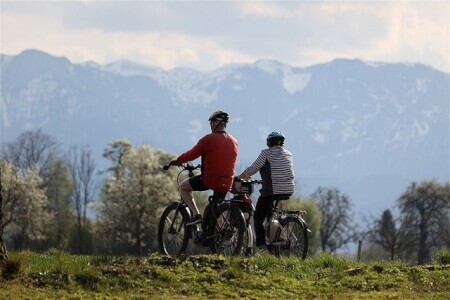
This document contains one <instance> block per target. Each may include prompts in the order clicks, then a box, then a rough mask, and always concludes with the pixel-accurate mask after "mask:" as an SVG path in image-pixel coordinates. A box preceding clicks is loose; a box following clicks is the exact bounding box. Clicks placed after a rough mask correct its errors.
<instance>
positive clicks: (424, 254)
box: [417, 220, 429, 265]
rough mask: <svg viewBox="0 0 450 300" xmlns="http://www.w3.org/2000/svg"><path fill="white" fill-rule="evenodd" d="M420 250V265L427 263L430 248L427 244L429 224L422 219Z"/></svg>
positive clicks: (418, 259)
mask: <svg viewBox="0 0 450 300" xmlns="http://www.w3.org/2000/svg"><path fill="white" fill-rule="evenodd" d="M419 230H420V231H419V251H418V257H417V263H418V264H419V265H423V264H425V262H426V261H427V259H428V256H429V255H428V253H429V249H428V246H427V244H426V243H427V237H428V231H427V226H426V224H425V222H424V221H423V220H422V221H421V222H420V229H419Z"/></svg>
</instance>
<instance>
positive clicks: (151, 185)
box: [99, 141, 178, 254]
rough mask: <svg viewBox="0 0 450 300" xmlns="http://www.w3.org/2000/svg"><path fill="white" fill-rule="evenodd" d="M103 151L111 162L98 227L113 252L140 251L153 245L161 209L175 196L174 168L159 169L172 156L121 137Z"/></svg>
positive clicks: (151, 247)
mask: <svg viewBox="0 0 450 300" xmlns="http://www.w3.org/2000/svg"><path fill="white" fill-rule="evenodd" d="M105 153H106V154H107V155H105V156H106V157H108V158H110V159H111V161H112V163H113V165H112V167H111V168H110V169H109V170H110V172H109V175H110V176H109V177H108V179H107V181H106V183H105V186H104V187H103V196H102V203H101V207H100V211H99V212H100V216H99V230H100V231H102V232H103V233H105V234H107V236H109V237H111V238H112V240H109V241H106V242H107V243H108V245H109V246H110V248H111V249H115V252H116V253H117V252H119V253H120V252H121V250H122V251H123V250H125V251H132V252H133V253H134V254H143V253H144V251H148V250H151V249H153V248H155V247H156V245H155V241H156V231H157V224H158V221H159V216H160V214H161V211H162V209H163V208H164V207H165V205H166V204H167V203H168V201H169V200H171V199H176V198H177V194H178V193H177V187H176V185H175V182H174V178H173V176H174V172H173V170H172V171H168V172H163V171H162V170H161V166H162V165H164V164H165V163H167V162H168V161H170V160H171V159H173V157H171V156H169V155H168V154H165V153H162V152H160V151H155V150H153V149H152V148H150V147H149V146H146V145H143V146H140V147H138V148H133V147H131V145H130V144H128V143H126V142H123V141H122V142H114V143H112V144H111V145H110V148H109V149H107V150H105Z"/></svg>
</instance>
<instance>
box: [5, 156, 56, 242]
mask: <svg viewBox="0 0 450 300" xmlns="http://www.w3.org/2000/svg"><path fill="white" fill-rule="evenodd" d="M0 164H1V170H2V172H1V182H2V189H1V192H2V207H1V211H2V212H3V217H2V219H3V220H2V221H3V225H2V226H3V227H2V230H3V231H4V234H5V236H8V237H9V238H10V239H11V241H12V244H13V248H14V249H24V248H30V247H31V246H32V242H34V241H38V240H42V239H44V238H45V234H44V233H45V228H46V226H47V225H48V224H49V220H50V218H51V214H50V213H49V211H48V199H47V197H46V195H45V190H43V189H42V179H41V178H40V177H39V175H38V172H37V170H36V169H31V170H26V171H20V170H17V169H16V168H15V167H14V166H13V165H12V164H10V163H8V162H6V161H0Z"/></svg>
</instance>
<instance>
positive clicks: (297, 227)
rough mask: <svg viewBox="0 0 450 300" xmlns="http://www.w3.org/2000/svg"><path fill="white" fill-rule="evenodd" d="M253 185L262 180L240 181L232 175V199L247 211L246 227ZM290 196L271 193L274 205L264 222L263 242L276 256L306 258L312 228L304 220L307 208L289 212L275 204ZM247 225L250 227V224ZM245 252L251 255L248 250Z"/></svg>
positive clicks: (248, 219) (251, 212)
mask: <svg viewBox="0 0 450 300" xmlns="http://www.w3.org/2000/svg"><path fill="white" fill-rule="evenodd" d="M255 184H262V180H254V179H252V180H241V179H238V178H235V180H234V183H233V188H232V190H231V193H233V194H235V196H234V198H233V199H242V201H243V204H241V205H240V208H241V210H242V211H243V212H248V217H247V218H246V222H247V226H249V223H250V218H251V217H252V216H253V213H254V210H255V208H254V206H253V204H252V202H253V201H252V199H251V198H250V195H251V194H252V192H253V190H254V185H255ZM289 198H290V197H289V196H288V195H274V196H273V201H274V205H273V208H272V210H271V212H270V214H269V216H268V217H267V218H266V220H265V222H264V229H265V233H266V245H267V248H268V250H269V252H270V253H272V254H275V255H276V256H288V255H296V256H298V257H301V258H302V259H305V258H306V255H307V253H308V232H311V230H310V229H309V228H308V225H307V223H306V221H305V220H304V219H303V217H304V216H305V215H306V211H303V210H298V211H288V210H282V209H280V208H279V207H278V204H279V203H280V201H285V200H288V199H289ZM250 204H251V205H250ZM249 228H250V230H251V226H249ZM251 234H252V233H251ZM246 254H250V251H248V250H247V253H246Z"/></svg>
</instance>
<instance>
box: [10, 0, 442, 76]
mask: <svg viewBox="0 0 450 300" xmlns="http://www.w3.org/2000/svg"><path fill="white" fill-rule="evenodd" d="M449 6H450V4H449V3H448V2H426V3H425V2H415V1H409V2H407V1H382V2H375V1H370V2H365V1H352V2H339V1H332V2H310V1H308V2H266V1H259V2H253V1H249V2H150V1H142V2H125V1H110V2H98V1H95V2H94V1H85V2H53V1H51V2H9V1H8V2H5V3H2V12H1V16H2V39H1V52H2V53H7V54H17V53H19V52H21V51H23V50H24V49H27V48H37V49H41V50H43V51H47V52H49V53H51V54H55V55H59V56H66V57H68V58H69V59H70V60H72V61H73V62H82V61H87V60H93V61H97V62H99V63H103V64H104V63H109V62H111V61H113V60H118V59H129V60H134V61H138V62H142V63H146V64H151V65H156V66H159V67H162V68H165V69H168V68H173V67H177V66H178V67H192V68H196V69H199V70H211V69H214V68H217V67H220V66H222V65H224V64H229V63H252V62H254V61H256V60H258V59H264V58H271V59H277V60H279V61H282V62H285V63H289V64H291V65H296V66H309V65H312V64H316V63H322V62H326V61H330V60H332V59H335V58H360V59H363V60H368V61H384V62H421V63H425V64H429V65H432V66H434V67H436V68H438V69H441V70H444V71H447V72H448V71H449V64H450V62H449V55H448V54H449V39H450V33H449Z"/></svg>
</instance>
